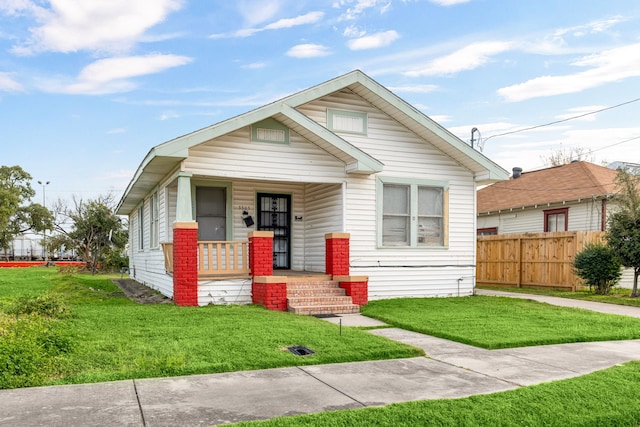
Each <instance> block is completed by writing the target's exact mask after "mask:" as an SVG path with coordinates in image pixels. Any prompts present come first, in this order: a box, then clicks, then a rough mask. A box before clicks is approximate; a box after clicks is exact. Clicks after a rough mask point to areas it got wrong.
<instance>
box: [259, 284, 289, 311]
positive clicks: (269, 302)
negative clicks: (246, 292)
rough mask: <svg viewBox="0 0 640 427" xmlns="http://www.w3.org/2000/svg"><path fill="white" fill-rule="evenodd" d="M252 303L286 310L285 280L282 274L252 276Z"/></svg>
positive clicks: (276, 309)
mask: <svg viewBox="0 0 640 427" xmlns="http://www.w3.org/2000/svg"><path fill="white" fill-rule="evenodd" d="M251 294H252V297H253V303H254V304H260V305H263V306H265V307H266V308H267V309H269V310H275V311H287V282H286V277H282V276H254V277H253V284H252V286H251Z"/></svg>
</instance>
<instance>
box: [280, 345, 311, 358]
mask: <svg viewBox="0 0 640 427" xmlns="http://www.w3.org/2000/svg"><path fill="white" fill-rule="evenodd" d="M287 350H289V351H290V352H291V353H293V354H295V355H296V356H310V355H312V354H316V352H315V351H313V350H311V349H310V348H307V347H305V346H302V345H294V346H291V347H287Z"/></svg>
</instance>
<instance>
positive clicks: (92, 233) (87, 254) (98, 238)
mask: <svg viewBox="0 0 640 427" xmlns="http://www.w3.org/2000/svg"><path fill="white" fill-rule="evenodd" d="M74 203H75V207H74V209H73V210H69V211H68V217H69V219H70V220H71V231H69V232H68V233H66V234H67V236H68V238H69V244H70V245H72V246H73V247H74V248H75V249H77V250H78V252H79V253H81V254H83V259H84V261H85V262H87V263H88V265H90V266H91V270H92V272H94V273H95V271H96V268H97V266H98V264H100V263H102V262H104V261H105V259H107V258H113V256H112V253H114V252H115V253H121V252H122V251H123V249H124V247H125V245H126V243H127V240H128V233H127V230H126V228H125V226H124V224H123V223H122V221H121V220H120V218H119V217H118V216H117V215H116V214H115V213H114V212H113V209H112V206H113V197H112V196H110V195H109V196H100V197H98V198H96V199H94V200H88V201H84V200H82V199H81V200H75V199H74Z"/></svg>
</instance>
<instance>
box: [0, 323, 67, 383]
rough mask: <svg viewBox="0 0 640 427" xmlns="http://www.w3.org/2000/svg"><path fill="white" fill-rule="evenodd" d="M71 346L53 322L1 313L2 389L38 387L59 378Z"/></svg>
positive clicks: (0, 369)
mask: <svg viewBox="0 0 640 427" xmlns="http://www.w3.org/2000/svg"><path fill="white" fill-rule="evenodd" d="M71 342H72V341H71V339H70V337H69V335H67V333H66V332H65V331H64V330H63V328H61V327H60V325H59V324H58V323H57V322H56V321H55V320H53V319H51V318H45V317H42V316H38V315H26V316H23V317H21V318H18V319H16V318H12V317H9V316H6V315H3V314H2V313H0V389H7V388H17V387H31V386H37V385H41V384H42V383H43V382H45V381H46V380H48V379H50V378H52V377H54V376H56V375H57V374H59V372H60V364H59V362H60V361H61V360H60V356H61V355H63V354H64V353H67V352H69V351H70V350H71Z"/></svg>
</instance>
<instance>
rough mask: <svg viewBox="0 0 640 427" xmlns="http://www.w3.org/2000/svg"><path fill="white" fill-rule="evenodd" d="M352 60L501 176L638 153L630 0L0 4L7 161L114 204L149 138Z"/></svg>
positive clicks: (319, 78)
mask: <svg viewBox="0 0 640 427" xmlns="http://www.w3.org/2000/svg"><path fill="white" fill-rule="evenodd" d="M354 69H359V70H362V71H363V72H365V73H366V74H368V75H369V76H370V77H372V78H373V79H375V80H376V81H378V82H379V83H380V84H382V85H384V86H386V87H387V88H389V89H390V90H391V91H393V92H394V93H395V94H396V95H398V96H400V97H401V98H402V99H404V100H405V101H407V102H408V103H410V104H412V105H414V106H415V107H416V108H418V109H419V110H420V111H422V112H423V113H424V114H426V115H428V116H429V117H431V118H432V119H434V120H435V121H437V122H438V123H440V124H441V125H442V126H444V127H446V128H447V129H449V130H450V131H451V132H452V133H454V134H455V135H456V136H458V137H459V138H460V139H462V140H463V141H465V142H467V143H470V140H471V133H472V129H473V128H476V129H477V131H475V132H474V146H475V147H476V148H477V147H478V138H480V144H481V145H482V150H483V154H485V155H486V156H488V157H489V158H490V159H492V160H493V161H494V162H496V163H497V164H499V165H500V166H502V167H503V168H505V169H506V170H508V171H511V169H512V168H513V167H516V166H518V167H522V168H523V169H524V171H525V172H526V171H528V170H534V169H539V168H541V167H544V166H545V160H544V159H545V158H548V157H549V156H550V155H551V154H553V153H557V152H560V151H563V152H570V151H571V150H573V151H576V150H577V151H583V152H585V153H588V154H587V155H586V156H584V157H583V160H589V161H593V162H594V163H597V164H603V163H610V162H614V161H628V162H636V163H640V2H638V1H637V0H607V1H601V0H535V1H529V0H526V1H525V0H522V1H521V0H381V1H379V0H326V1H323V0H314V1H304V0H237V1H231V0H208V1H205V0H91V1H87V0H0V129H1V132H0V165H6V166H13V165H19V166H21V167H22V168H23V169H24V170H26V171H27V172H28V173H30V174H31V175H32V177H33V182H32V185H33V187H34V189H35V190H36V196H35V200H34V201H35V202H38V203H41V202H42V200H43V198H44V199H45V203H46V204H47V205H48V206H49V205H51V204H52V202H53V201H54V200H56V199H59V198H60V199H63V200H66V201H71V200H72V198H74V197H75V198H76V199H90V198H95V197H98V196H101V195H106V194H109V193H111V194H113V195H114V197H115V198H116V199H119V198H120V197H121V195H122V193H123V191H124V190H125V188H126V186H127V184H128V183H129V181H130V180H131V178H132V176H133V174H134V173H135V171H136V169H137V168H138V166H139V164H140V162H141V161H142V159H143V158H144V156H145V155H146V154H147V153H148V152H149V150H150V149H151V148H152V147H154V146H155V145H158V144H160V143H162V142H165V141H168V140H171V139H173V138H176V137H178V136H181V135H184V134H186V133H189V132H192V131H195V130H198V129H201V128H203V127H207V126H209V125H212V124H215V123H217V122H220V121H222V120H225V119H227V118H230V117H233V116H235V115H238V114H242V113H244V112H247V111H250V110H252V109H254V108H256V107H260V106H262V105H265V104H267V103H269V102H271V101H274V100H277V99H280V98H283V97H285V96H288V95H290V94H293V93H295V92H297V91H300V90H304V89H306V88H308V87H311V86H313V85H316V84H319V83H322V82H325V81H327V80H330V79H332V78H334V77H337V76H339V75H342V74H344V73H347V72H349V71H352V70H354ZM589 152H590V153H589ZM38 181H41V182H42V183H46V182H49V184H48V185H46V187H45V186H43V185H41V184H38ZM43 193H44V194H43Z"/></svg>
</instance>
